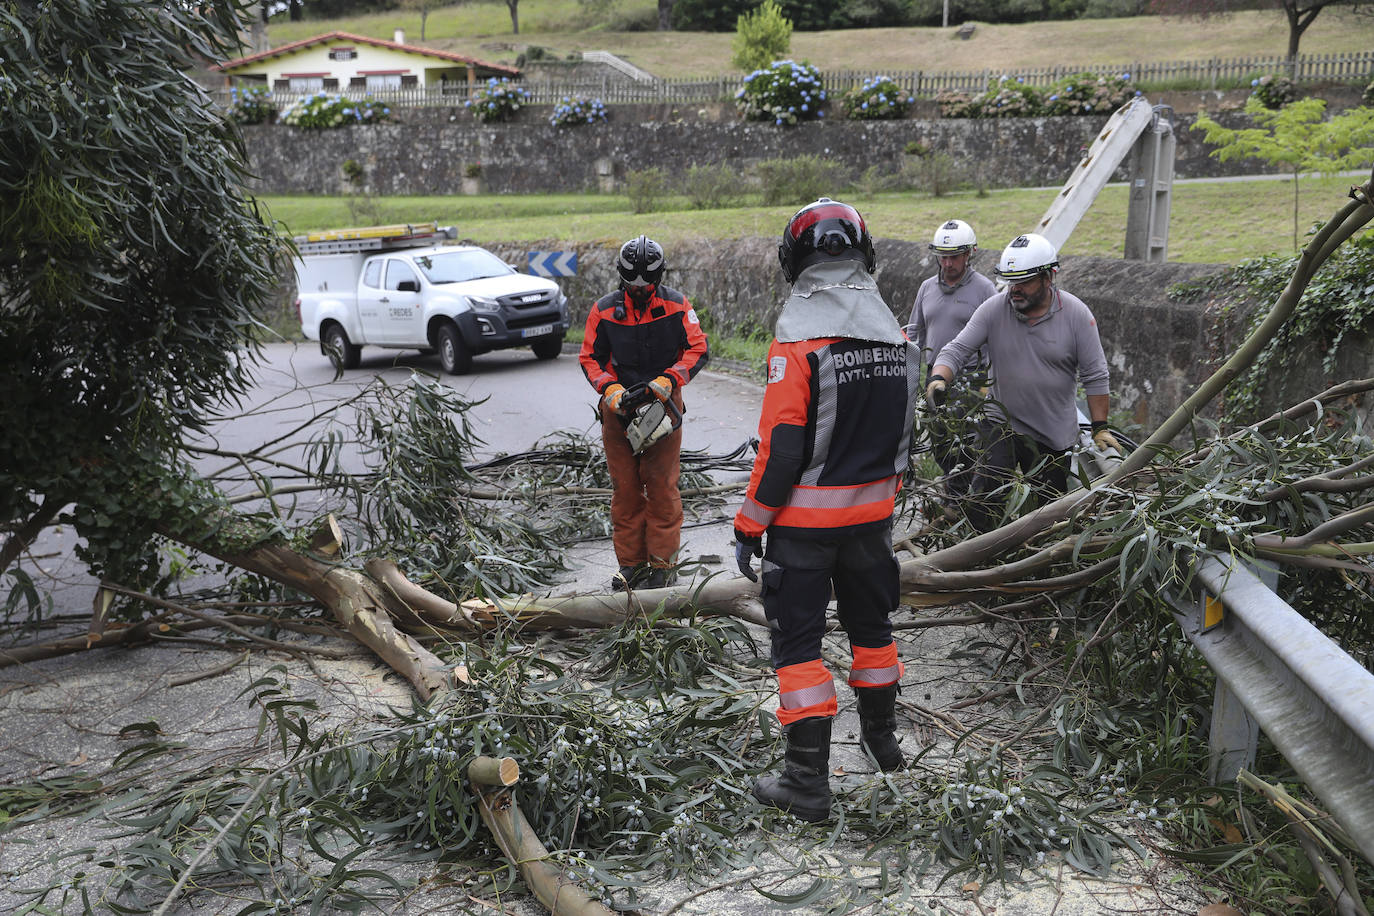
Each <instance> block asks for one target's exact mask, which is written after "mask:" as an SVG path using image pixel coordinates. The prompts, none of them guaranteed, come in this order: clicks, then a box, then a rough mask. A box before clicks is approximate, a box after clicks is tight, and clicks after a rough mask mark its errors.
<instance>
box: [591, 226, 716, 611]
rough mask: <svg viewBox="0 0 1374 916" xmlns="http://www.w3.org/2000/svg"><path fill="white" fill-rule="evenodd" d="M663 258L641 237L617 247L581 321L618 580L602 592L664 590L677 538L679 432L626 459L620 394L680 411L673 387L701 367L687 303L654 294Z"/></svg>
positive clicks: (669, 293)
mask: <svg viewBox="0 0 1374 916" xmlns="http://www.w3.org/2000/svg"><path fill="white" fill-rule="evenodd" d="M663 267H664V261H663V249H662V247H660V246H659V244H658V242H655V241H654V240H653V239H650V238H648V237H646V236H643V235H641V236H639V237H638V238H635V239H630V240H629V241H628V242H626V243H625V244H624V245H622V246H621V247H620V255H619V256H618V257H617V259H616V269H617V271H618V272H619V273H620V288H619V289H617V290H616V291H615V292H613V293H607V294H606V295H604V296H602V297H601V298H600V299H598V300H597V301H596V302H595V303H594V304H593V305H592V309H591V312H590V313H589V314H588V315H587V330H586V334H585V336H584V337H583V339H582V353H581V356H580V357H579V358H580V360H581V363H582V371H583V372H584V373H585V374H586V376H587V381H589V382H591V384H592V387H593V388H595V389H596V390H597V393H598V394H600V395H601V441H602V443H603V444H604V445H605V447H606V466H607V468H608V469H609V470H610V472H611V487H612V491H613V492H612V494H611V527H612V540H613V542H614V544H615V556H616V561H617V563H618V564H619V566H620V570H619V572H618V573H617V574H616V576H615V578H614V579H612V580H611V586H612V587H613V588H614V589H616V590H618V591H620V590H624V589H626V588H628V587H630V586H638V587H641V588H662V587H663V586H665V585H667V584H668V581H669V575H670V571H671V569H672V565H673V563H674V562H675V561H676V559H677V551H678V547H679V545H680V543H681V536H682V495H681V494H680V493H679V492H678V487H677V481H678V474H679V467H680V464H679V455H680V452H681V448H682V430H681V429H677V430H675V431H674V432H672V433H671V434H669V435H667V436H665V437H664V438H662V439H660V440H659V441H658V442H655V443H654V444H653V445H650V446H649V447H648V448H646V449H645V450H644V451H642V452H641V453H640V454H638V455H635V454H633V452H632V450H631V448H630V442H629V440H628V438H627V437H626V434H625V429H626V424H627V422H628V418H627V417H626V416H625V414H624V412H623V410H622V403H621V402H622V400H623V399H624V397H625V392H626V389H628V388H633V387H634V386H636V385H639V384H647V385H648V388H649V391H651V392H652V393H653V395H654V396H655V397H657V398H658V399H659V400H660V401H667V400H669V399H671V400H672V402H673V403H674V404H675V405H677V408H678V409H679V410H681V409H682V406H683V405H682V391H681V388H682V386H683V385H686V384H687V383H688V382H690V381H691V380H692V378H693V377H694V376H695V375H696V374H697V373H698V372H700V371H701V368H702V367H703V366H705V365H706V360H707V358H708V352H707V344H706V335H705V333H703V332H702V330H701V324H700V322H698V321H697V314H696V312H695V311H693V310H692V306H691V303H689V302H688V301H687V297H686V296H684V295H683V294H682V293H680V292H678V291H677V290H675V289H670V288H669V287H666V286H663V285H662V280H663Z"/></svg>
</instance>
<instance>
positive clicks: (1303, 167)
mask: <svg viewBox="0 0 1374 916" xmlns="http://www.w3.org/2000/svg"><path fill="white" fill-rule="evenodd" d="M1245 111H1246V113H1247V114H1249V115H1250V117H1251V118H1253V119H1254V121H1255V124H1256V125H1258V126H1257V127H1252V128H1242V129H1232V128H1229V127H1223V126H1222V125H1220V124H1218V123H1217V122H1216V121H1214V120H1212V119H1211V118H1210V117H1208V116H1207V112H1205V111H1202V112H1198V116H1197V122H1196V123H1195V124H1194V125H1193V130H1201V131H1204V138H1205V139H1206V141H1207V142H1208V143H1209V144H1211V145H1212V146H1215V147H1216V149H1214V150H1212V151H1211V155H1213V156H1215V157H1216V158H1218V159H1220V160H1221V161H1222V162H1229V161H1230V160H1232V159H1248V158H1255V159H1262V160H1264V161H1265V162H1267V163H1269V164H1270V165H1275V166H1280V167H1282V168H1283V169H1284V170H1285V171H1288V172H1292V174H1293V249H1294V250H1295V251H1296V250H1297V247H1298V179H1299V177H1300V176H1301V175H1302V173H1303V172H1320V173H1322V174H1327V175H1330V174H1333V173H1335V172H1341V171H1345V170H1348V169H1364V168H1368V167H1369V150H1370V149H1371V148H1374V108H1352V109H1350V110H1348V111H1344V112H1342V113H1341V114H1338V115H1336V116H1334V117H1332V118H1331V119H1330V120H1329V121H1324V120H1322V119H1323V117H1324V116H1325V113H1326V102H1325V101H1323V100H1322V99H1314V98H1306V99H1299V100H1298V101H1296V102H1293V103H1292V104H1289V105H1285V106H1284V107H1283V108H1280V109H1278V110H1274V109H1271V108H1268V107H1266V106H1265V104H1264V103H1263V102H1262V101H1261V100H1260V99H1259V98H1257V97H1256V96H1251V97H1250V100H1249V101H1248V102H1247V103H1246V105H1245Z"/></svg>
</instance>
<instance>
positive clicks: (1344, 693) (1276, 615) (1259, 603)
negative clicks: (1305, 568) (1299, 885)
mask: <svg viewBox="0 0 1374 916" xmlns="http://www.w3.org/2000/svg"><path fill="white" fill-rule="evenodd" d="M1197 582H1198V583H1199V584H1200V585H1201V586H1202V588H1203V590H1204V592H1203V594H1202V595H1201V600H1198V601H1193V602H1191V603H1190V602H1183V601H1178V600H1175V601H1174V606H1175V616H1176V617H1177V619H1178V621H1179V624H1180V626H1181V627H1182V628H1183V632H1184V634H1185V635H1187V637H1188V639H1189V640H1191V641H1192V643H1193V644H1194V645H1195V646H1197V648H1198V650H1199V651H1201V652H1202V655H1203V657H1204V658H1206V660H1207V663H1208V664H1209V665H1210V666H1211V668H1212V670H1213V671H1214V672H1215V673H1216V676H1217V696H1216V699H1215V702H1214V704H1213V717H1212V735H1211V738H1210V743H1211V750H1212V763H1213V765H1212V770H1213V773H1212V776H1213V779H1214V780H1218V781H1219V780H1221V779H1227V778H1232V777H1234V776H1235V774H1236V772H1237V771H1238V770H1239V769H1240V767H1241V766H1243V765H1246V764H1247V763H1249V762H1253V758H1254V752H1255V744H1254V742H1255V738H1256V730H1257V729H1263V731H1264V733H1265V734H1266V735H1268V736H1269V740H1270V741H1272V742H1273V743H1274V746H1275V747H1276V748H1278V750H1279V752H1280V753H1282V754H1283V756H1284V758H1285V759H1286V760H1287V761H1288V762H1289V764H1291V765H1292V766H1293V768H1294V769H1295V770H1296V771H1297V772H1298V773H1299V775H1301V776H1302V778H1303V780H1304V781H1305V782H1306V783H1307V785H1308V786H1309V787H1310V788H1311V789H1312V791H1313V792H1314V793H1316V795H1317V796H1318V797H1319V798H1321V800H1322V801H1323V802H1324V803H1325V805H1326V807H1327V809H1328V810H1329V811H1330V812H1331V814H1332V815H1333V816H1334V817H1335V818H1336V820H1338V821H1339V822H1340V824H1341V826H1342V827H1344V828H1345V830H1346V832H1347V833H1348V834H1349V835H1350V836H1351V838H1352V839H1353V840H1354V841H1355V843H1356V844H1357V845H1358V846H1359V848H1360V851H1361V852H1362V853H1363V854H1364V855H1365V857H1366V858H1368V859H1370V860H1371V861H1374V674H1371V673H1370V672H1369V671H1367V670H1365V668H1364V667H1363V666H1361V665H1360V664H1359V663H1358V662H1357V661H1355V660H1354V659H1353V658H1351V657H1350V656H1349V655H1348V654H1346V653H1345V652H1344V651H1343V650H1342V649H1341V648H1340V646H1338V645H1336V644H1335V643H1334V642H1333V641H1332V640H1331V639H1329V638H1328V637H1327V636H1325V635H1324V634H1322V633H1321V632H1320V631H1319V630H1317V628H1316V627H1314V626H1312V624H1311V623H1309V622H1308V621H1307V620H1306V619H1305V618H1303V617H1302V615H1300V614H1299V613H1298V612H1297V611H1295V610H1293V608H1291V607H1289V606H1288V604H1287V603H1285V602H1284V601H1283V600H1282V599H1281V598H1279V597H1278V596H1277V595H1276V594H1274V592H1273V591H1271V590H1270V589H1269V587H1268V586H1266V585H1265V584H1264V582H1262V581H1261V580H1260V579H1259V578H1258V577H1256V576H1255V574H1254V573H1252V572H1250V571H1249V570H1247V569H1245V568H1244V567H1242V566H1240V565H1239V564H1238V563H1237V562H1236V561H1235V560H1233V559H1231V558H1224V559H1223V558H1219V557H1211V558H1208V559H1206V560H1203V561H1201V563H1200V564H1199V565H1198V568H1197ZM1247 758H1248V759H1247Z"/></svg>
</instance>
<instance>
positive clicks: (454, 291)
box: [296, 245, 570, 375]
mask: <svg viewBox="0 0 1374 916" xmlns="http://www.w3.org/2000/svg"><path fill="white" fill-rule="evenodd" d="M300 248H301V249H302V255H303V256H302V257H301V258H299V259H298V260H297V262H296V289H297V295H298V298H297V300H296V307H297V311H298V313H299V314H300V319H301V331H302V332H303V333H304V334H305V336H306V337H307V338H308V339H310V340H318V341H319V342H320V350H321V352H322V353H324V354H325V355H326V356H328V357H329V359H330V360H331V361H332V362H333V363H334V365H335V367H336V368H338V369H353V368H356V367H357V365H358V362H359V358H360V353H361V349H362V348H363V347H364V346H369V347H386V348H389V349H393V350H421V351H425V352H435V351H437V352H438V354H439V361H440V363H441V365H442V366H443V368H444V371H445V372H448V373H451V374H454V375H460V374H462V373H465V372H468V371H470V370H471V368H472V358H473V357H474V356H476V355H478V354H481V353H486V352H489V351H491V350H500V349H506V348H510V347H529V348H530V349H531V350H533V351H534V355H535V356H536V357H537V358H539V359H553V358H555V357H556V356H558V354H559V352H560V351H561V350H562V347H563V336H564V334H566V333H567V330H568V326H569V323H570V318H569V313H568V302H567V299H566V297H564V295H563V293H562V291H561V290H560V289H559V288H558V284H556V283H554V282H553V281H552V280H548V279H546V278H543V277H535V276H531V275H528V274H521V273H518V272H517V271H516V270H515V269H514V268H513V267H511V266H510V265H509V264H507V263H506V262H505V261H503V260H501V259H500V258H499V257H497V256H496V255H494V254H492V253H491V252H490V251H487V250H486V249H485V248H479V247H477V246H475V245H428V246H426V247H419V248H416V247H409V248H407V247H398V248H395V249H393V250H380V251H375V250H374V251H344V252H337V253H318V254H312V253H307V250H306V249H305V246H304V245H302V246H300Z"/></svg>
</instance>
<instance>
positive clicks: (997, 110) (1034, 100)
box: [977, 76, 1041, 118]
mask: <svg viewBox="0 0 1374 916" xmlns="http://www.w3.org/2000/svg"><path fill="white" fill-rule="evenodd" d="M1040 110H1041V104H1040V93H1039V92H1038V91H1036V88H1035V87H1034V86H1028V85H1026V84H1025V83H1024V82H1023V81H1022V79H1021V77H1019V76H1018V77H1017V78H1016V79H1015V80H1012V79H1011V78H1009V77H1005V76H1004V77H1002V78H1001V79H1000V80H998V81H997V88H996V89H989V90H988V91H987V92H986V93H985V94H984V95H983V98H982V100H981V103H980V105H979V113H978V115H977V116H978V117H981V118H1031V117H1034V116H1036V115H1038V114H1040Z"/></svg>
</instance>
